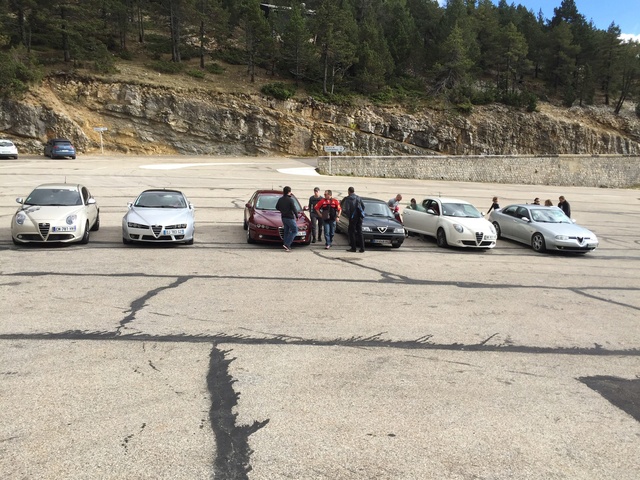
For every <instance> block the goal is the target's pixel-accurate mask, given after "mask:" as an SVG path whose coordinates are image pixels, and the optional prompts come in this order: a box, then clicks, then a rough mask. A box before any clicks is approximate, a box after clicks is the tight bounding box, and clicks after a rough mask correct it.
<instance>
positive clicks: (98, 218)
mask: <svg viewBox="0 0 640 480" xmlns="http://www.w3.org/2000/svg"><path fill="white" fill-rule="evenodd" d="M98 230H100V212H98V216H97V217H96V223H94V224H93V227H91V231H92V232H97V231H98Z"/></svg>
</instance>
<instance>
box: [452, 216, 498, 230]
mask: <svg viewBox="0 0 640 480" xmlns="http://www.w3.org/2000/svg"><path fill="white" fill-rule="evenodd" d="M442 218H443V219H446V220H447V221H449V222H451V223H457V224H459V225H462V226H463V227H467V228H468V229H469V230H473V231H485V230H487V229H489V228H490V227H492V226H491V222H489V221H488V220H485V219H484V218H467V217H442Z"/></svg>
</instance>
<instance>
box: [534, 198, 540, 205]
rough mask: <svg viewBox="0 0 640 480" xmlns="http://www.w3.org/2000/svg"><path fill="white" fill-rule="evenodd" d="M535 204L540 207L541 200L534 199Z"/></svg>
mask: <svg viewBox="0 0 640 480" xmlns="http://www.w3.org/2000/svg"><path fill="white" fill-rule="evenodd" d="M533 204H534V205H540V199H539V198H538V197H536V198H534V199H533Z"/></svg>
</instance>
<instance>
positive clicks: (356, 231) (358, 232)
mask: <svg viewBox="0 0 640 480" xmlns="http://www.w3.org/2000/svg"><path fill="white" fill-rule="evenodd" d="M348 192H349V196H348V197H347V199H346V200H345V202H344V210H345V214H346V215H347V218H348V219H349V245H350V246H351V248H349V249H347V252H355V251H356V247H357V246H358V243H360V253H364V236H363V235H362V219H363V218H364V203H362V199H361V198H360V197H359V196H357V195H356V193H355V192H356V191H355V189H354V188H353V187H349V190H348Z"/></svg>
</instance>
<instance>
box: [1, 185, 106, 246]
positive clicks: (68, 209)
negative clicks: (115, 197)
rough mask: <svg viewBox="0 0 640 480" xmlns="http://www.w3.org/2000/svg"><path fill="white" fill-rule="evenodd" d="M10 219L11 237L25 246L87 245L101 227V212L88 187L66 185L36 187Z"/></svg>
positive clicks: (18, 199)
mask: <svg viewBox="0 0 640 480" xmlns="http://www.w3.org/2000/svg"><path fill="white" fill-rule="evenodd" d="M16 202H18V203H19V204H20V207H19V208H18V210H17V211H16V213H15V214H14V215H13V218H12V219H11V238H12V239H13V243H15V244H16V245H23V244H26V243H52V242H61V243H73V242H80V243H88V242H89V232H90V231H91V230H93V231H96V230H98V229H99V228H100V209H99V208H98V205H97V204H96V200H95V199H94V198H93V197H92V196H91V193H89V190H88V189H87V187H84V186H82V185H73V184H68V183H57V184H45V185H40V186H39V187H36V188H35V189H34V190H33V191H32V192H31V193H30V194H29V196H28V197H27V198H16Z"/></svg>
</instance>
